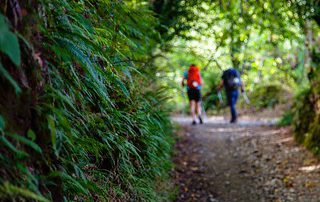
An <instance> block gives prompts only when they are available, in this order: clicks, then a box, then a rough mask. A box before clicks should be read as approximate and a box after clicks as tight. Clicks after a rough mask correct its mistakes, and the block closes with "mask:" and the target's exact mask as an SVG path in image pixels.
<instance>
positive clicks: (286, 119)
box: [277, 110, 293, 126]
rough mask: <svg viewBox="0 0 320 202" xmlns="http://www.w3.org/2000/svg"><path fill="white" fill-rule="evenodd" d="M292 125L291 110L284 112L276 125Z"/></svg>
mask: <svg viewBox="0 0 320 202" xmlns="http://www.w3.org/2000/svg"><path fill="white" fill-rule="evenodd" d="M291 124H293V112H292V110H287V111H285V112H284V114H283V116H282V117H281V119H280V120H279V122H278V123H277V125H278V126H290V125H291Z"/></svg>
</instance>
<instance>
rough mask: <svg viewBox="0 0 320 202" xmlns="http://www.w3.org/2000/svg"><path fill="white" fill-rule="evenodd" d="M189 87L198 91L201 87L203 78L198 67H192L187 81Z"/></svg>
mask: <svg viewBox="0 0 320 202" xmlns="http://www.w3.org/2000/svg"><path fill="white" fill-rule="evenodd" d="M187 84H188V87H189V88H191V89H198V86H200V85H201V84H202V83H201V78H200V71H199V68H198V67H197V66H192V65H191V66H190V68H189V70H188V81H187Z"/></svg>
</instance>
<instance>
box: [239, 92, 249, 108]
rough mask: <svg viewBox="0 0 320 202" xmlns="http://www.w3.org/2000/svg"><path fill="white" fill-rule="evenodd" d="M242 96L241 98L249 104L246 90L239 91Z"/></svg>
mask: <svg viewBox="0 0 320 202" xmlns="http://www.w3.org/2000/svg"><path fill="white" fill-rule="evenodd" d="M241 94H242V96H243V99H244V101H245V102H246V103H247V104H248V105H249V104H250V100H249V98H248V96H247V93H246V92H241Z"/></svg>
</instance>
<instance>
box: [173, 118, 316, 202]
mask: <svg viewBox="0 0 320 202" xmlns="http://www.w3.org/2000/svg"><path fill="white" fill-rule="evenodd" d="M173 120H174V121H175V122H177V123H178V124H179V125H180V126H181V130H180V131H179V132H178V134H177V136H178V138H177V139H178V140H177V143H176V146H175V156H174V161H175V164H176V166H175V169H174V170H173V172H172V175H173V178H174V179H175V183H176V184H177V186H178V187H179V193H178V197H177V199H176V201H177V202H180V201H216V202H233V201H237V202H242V201H243V202H251V201H252V202H259V201H261V202H264V201H268V202H269V201H271V202H289V201H292V202H320V161H319V160H318V159H317V158H315V157H314V156H313V155H312V154H311V153H310V152H308V151H307V150H306V149H304V148H303V147H301V146H299V145H297V144H296V143H295V142H294V140H293V138H292V134H291V133H290V129H289V128H277V127H275V126H274V123H275V120H274V119H269V120H268V119H262V118H260V119H259V120H257V119H252V118H250V117H243V118H242V120H241V121H240V122H239V123H237V124H229V123H228V122H227V121H226V120H225V119H224V118H223V117H211V118H209V119H207V120H206V123H205V124H203V125H196V126H191V125H190V123H191V120H190V119H188V118H185V117H174V118H173Z"/></svg>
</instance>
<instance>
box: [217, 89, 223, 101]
mask: <svg viewBox="0 0 320 202" xmlns="http://www.w3.org/2000/svg"><path fill="white" fill-rule="evenodd" d="M218 98H219V102H220V104H223V99H222V95H221V91H218Z"/></svg>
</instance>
